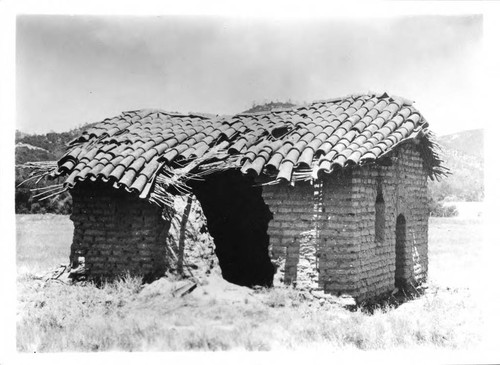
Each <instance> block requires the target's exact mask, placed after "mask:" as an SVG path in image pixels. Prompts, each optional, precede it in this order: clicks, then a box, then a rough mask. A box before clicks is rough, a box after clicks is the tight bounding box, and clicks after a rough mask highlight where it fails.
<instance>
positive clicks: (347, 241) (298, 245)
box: [263, 145, 428, 301]
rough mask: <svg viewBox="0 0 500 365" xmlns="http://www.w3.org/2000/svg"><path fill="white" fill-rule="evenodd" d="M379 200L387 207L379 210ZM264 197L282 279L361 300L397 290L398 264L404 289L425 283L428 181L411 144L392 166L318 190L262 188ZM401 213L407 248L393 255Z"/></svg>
mask: <svg viewBox="0 0 500 365" xmlns="http://www.w3.org/2000/svg"><path fill="white" fill-rule="evenodd" d="M378 194H379V195H380V197H379V200H383V204H382V203H381V202H380V201H379V204H378V208H377V209H376V201H377V195H378ZM263 198H264V201H265V202H266V204H267V205H268V206H269V208H270V210H271V212H272V213H273V220H271V221H270V222H269V228H268V234H269V237H270V238H269V240H270V256H271V258H272V260H273V262H275V264H276V265H277V266H278V273H277V277H276V278H275V279H277V280H280V279H281V280H283V281H284V282H285V283H288V284H290V283H294V284H296V285H297V286H308V287H312V288H320V289H324V290H325V292H329V293H332V294H336V295H339V294H349V295H352V296H354V297H356V298H357V299H358V301H361V300H364V299H368V298H370V297H374V296H377V295H379V294H383V293H386V292H388V291H392V290H393V289H394V287H395V275H396V259H397V260H398V261H399V263H400V265H399V266H400V267H401V268H402V269H401V270H400V272H399V273H398V277H400V281H401V282H402V283H404V284H409V283H413V282H418V281H422V280H425V278H426V275H427V266H428V262H427V228H428V226H427V224H428V208H427V175H426V173H425V171H424V168H423V165H422V159H421V158H420V156H419V154H418V152H417V151H416V149H415V147H414V146H413V145H407V146H404V147H402V148H401V149H400V150H399V152H398V153H397V155H396V157H395V158H394V159H393V164H392V165H391V166H378V165H377V166H375V165H373V166H365V167H363V168H355V169H353V170H351V171H347V172H343V173H334V174H332V175H331V176H327V177H326V178H325V179H324V180H323V183H322V184H316V185H315V186H313V185H311V184H310V183H298V184H296V186H294V187H290V186H285V185H271V186H265V187H264V188H263ZM377 212H378V214H376V213H377ZM400 214H401V215H403V216H404V218H405V222H406V223H405V231H406V242H405V243H404V245H403V247H404V249H403V250H400V252H399V253H398V255H397V256H398V257H396V233H395V230H396V219H397V217H398V215H400ZM377 215H378V218H377ZM376 225H378V226H379V228H378V230H377V238H376V235H375V231H376V228H375V227H376Z"/></svg>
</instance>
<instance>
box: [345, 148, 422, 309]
mask: <svg viewBox="0 0 500 365" xmlns="http://www.w3.org/2000/svg"><path fill="white" fill-rule="evenodd" d="M397 152H398V153H397V154H396V155H395V157H394V158H393V164H392V166H367V167H366V168H364V169H361V168H357V169H355V170H354V171H353V179H352V183H353V185H352V186H353V199H354V200H353V208H354V209H353V213H354V214H355V217H356V221H357V222H358V227H359V231H360V232H361V235H360V236H356V237H355V239H356V240H357V242H358V245H359V247H360V253H359V262H360V267H361V271H360V273H359V280H360V283H361V288H360V289H359V292H360V294H361V295H360V298H361V299H363V298H369V297H373V296H376V295H378V294H382V293H384V292H387V291H390V290H393V289H394V287H395V286H394V285H395V275H396V262H399V265H398V266H400V267H401V268H402V270H401V272H399V273H398V276H399V278H398V279H400V282H401V283H400V284H403V285H405V284H406V285H408V284H414V283H416V282H421V281H424V280H425V279H426V276H427V268H428V256H427V251H428V246H427V242H428V238H427V234H428V204H427V175H426V173H425V170H424V167H423V164H422V159H421V157H420V156H419V154H418V152H417V151H416V149H415V147H414V146H413V145H411V144H409V145H406V146H403V147H402V148H401V149H400V150H399V151H397ZM377 192H381V193H382V196H383V199H384V204H385V209H384V220H385V225H384V230H383V240H378V241H377V240H375V239H374V236H375V220H376V214H375V201H376V198H377ZM400 215H402V216H404V220H405V222H406V223H405V233H406V234H405V236H406V241H405V242H404V246H403V247H404V249H403V250H400V251H399V252H398V253H397V254H396V220H397V217H398V216H400Z"/></svg>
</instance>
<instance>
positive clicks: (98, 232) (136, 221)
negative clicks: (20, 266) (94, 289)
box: [70, 182, 170, 279]
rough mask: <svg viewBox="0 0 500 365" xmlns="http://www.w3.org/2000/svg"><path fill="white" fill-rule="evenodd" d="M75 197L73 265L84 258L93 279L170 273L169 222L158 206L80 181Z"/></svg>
mask: <svg viewBox="0 0 500 365" xmlns="http://www.w3.org/2000/svg"><path fill="white" fill-rule="evenodd" d="M71 195H72V198H73V212H72V214H71V217H70V218H71V220H72V221H73V223H74V227H75V229H74V234H73V244H72V245H71V254H70V261H71V263H72V264H76V261H77V260H78V257H79V256H83V257H85V266H86V267H87V268H88V269H89V277H90V278H91V279H100V278H112V277H115V276H117V275H120V274H123V273H124V272H126V271H129V272H130V273H131V274H134V275H142V276H146V277H155V276H157V275H161V274H163V273H164V272H165V269H166V261H165V260H166V235H167V232H168V229H169V228H170V222H167V221H165V220H163V219H162V218H161V209H160V208H159V207H157V206H155V205H153V204H150V203H148V202H147V201H145V200H142V199H139V198H137V197H136V196H134V195H133V194H130V193H127V192H124V191H120V190H117V189H115V188H113V187H111V186H109V185H107V184H104V183H98V182H80V183H78V184H77V186H75V188H74V189H72V190H71Z"/></svg>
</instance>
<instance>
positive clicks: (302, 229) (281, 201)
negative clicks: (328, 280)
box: [262, 182, 318, 287]
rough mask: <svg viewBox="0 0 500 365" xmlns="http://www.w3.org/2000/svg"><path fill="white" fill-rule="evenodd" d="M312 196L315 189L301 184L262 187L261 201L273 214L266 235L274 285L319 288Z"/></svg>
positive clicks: (309, 185)
mask: <svg viewBox="0 0 500 365" xmlns="http://www.w3.org/2000/svg"><path fill="white" fill-rule="evenodd" d="M313 196H314V187H313V186H312V185H311V184H310V183H304V182H300V183H297V184H296V185H295V186H287V185H284V184H279V185H269V186H264V187H263V188H262V197H263V199H264V202H265V203H266V204H267V205H268V206H269V209H270V210H271V212H272V213H273V219H272V220H271V221H270V222H269V226H268V230H267V233H268V235H269V255H270V257H271V261H273V263H274V264H275V266H277V269H278V271H277V273H276V274H275V278H274V281H275V283H278V282H280V281H283V282H284V283H285V284H294V283H297V280H299V285H304V286H310V287H317V286H318V279H317V268H316V253H317V240H316V239H315V232H314V231H313V229H314V224H313V222H314V221H315V220H314V216H315V211H314V201H313ZM301 259H302V260H301ZM299 261H301V262H300V263H301V265H300V266H301V270H300V271H298V270H297V269H298V266H299Z"/></svg>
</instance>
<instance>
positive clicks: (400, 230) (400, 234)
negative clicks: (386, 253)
mask: <svg viewBox="0 0 500 365" xmlns="http://www.w3.org/2000/svg"><path fill="white" fill-rule="evenodd" d="M405 268H406V219H405V217H404V215H402V214H400V215H398V218H397V219H396V273H395V286H396V288H400V289H401V288H404V286H405V285H406V277H405V276H406V275H405V274H406V273H405Z"/></svg>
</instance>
